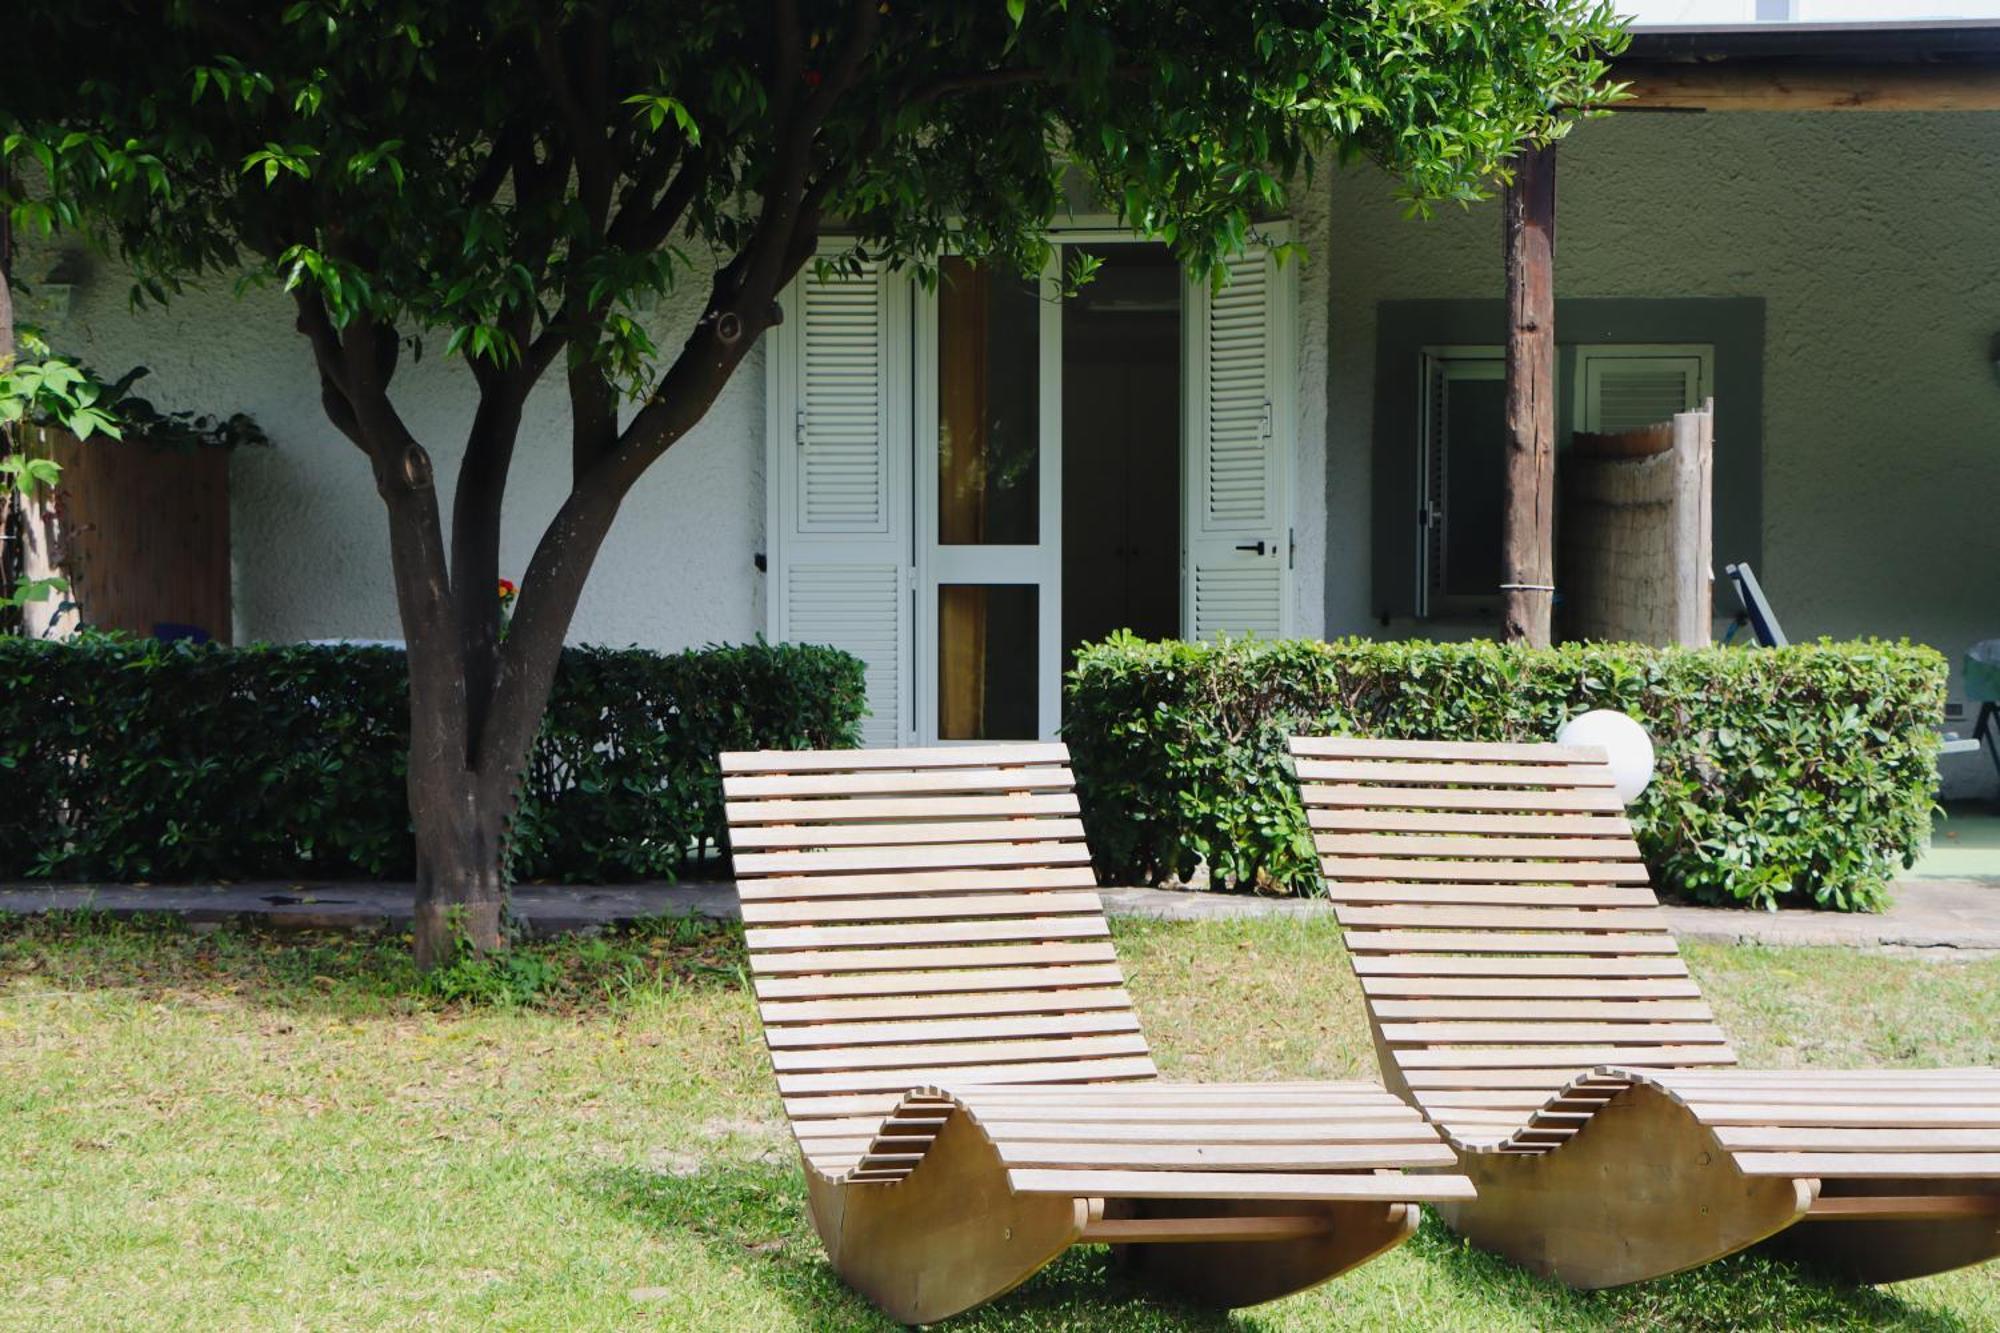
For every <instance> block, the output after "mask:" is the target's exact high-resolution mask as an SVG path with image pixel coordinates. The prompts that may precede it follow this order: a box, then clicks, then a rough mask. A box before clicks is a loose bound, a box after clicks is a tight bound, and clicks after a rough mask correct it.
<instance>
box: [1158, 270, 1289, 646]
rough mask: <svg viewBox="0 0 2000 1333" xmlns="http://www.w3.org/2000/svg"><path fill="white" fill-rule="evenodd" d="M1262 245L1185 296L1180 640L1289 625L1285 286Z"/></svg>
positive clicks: (1273, 633)
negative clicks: (1219, 283) (1223, 279)
mask: <svg viewBox="0 0 2000 1333" xmlns="http://www.w3.org/2000/svg"><path fill="white" fill-rule="evenodd" d="M1291 276H1292V275H1291V273H1290V271H1289V270H1288V269H1280V267H1279V265H1278V263H1277V261H1276V259H1275V258H1274V257H1273V256H1272V254H1271V252H1270V251H1269V249H1267V248H1266V247H1264V246H1252V247H1250V248H1249V250H1248V251H1247V252H1246V253H1244V254H1243V255H1241V256H1239V257H1237V258H1235V259H1232V260H1230V261H1229V283H1228V285H1227V286H1225V287H1224V288H1222V290H1221V291H1212V290H1211V289H1210V288H1209V287H1208V285H1207V284H1206V283H1196V284H1194V285H1192V286H1191V287H1190V289H1189V292H1188V300H1187V310H1188V319H1187V322H1186V331H1187V357H1186V364H1187V367H1188V395H1189V398H1188V421H1189V429H1188V431H1187V433H1186V435H1187V448H1188V456H1187V460H1186V476H1187V478H1188V486H1187V495H1188V514H1187V529H1186V530H1187V553H1188V554H1187V577H1186V579H1185V580H1184V585H1185V586H1184V590H1183V603H1182V623H1183V625H1184V626H1185V627H1186V631H1187V633H1188V635H1189V636H1190V637H1192V638H1207V637H1209V636H1211V635H1215V634H1220V633H1228V634H1244V633H1255V634H1257V635H1260V636H1262V637H1266V638H1275V637H1277V636H1278V635H1281V634H1284V633H1286V632H1287V631H1288V630H1289V629H1290V623H1291V550H1290V545H1291V543H1290V523H1291V515H1290V494H1289V488H1288V485H1287V477H1288V472H1289V462H1290V457H1291V449H1292V402H1293V390H1292V351H1293V348H1292V337H1293V330H1292V327H1291V310H1292V302H1291V294H1290V291H1289V286H1288V284H1289V283H1290V281H1291Z"/></svg>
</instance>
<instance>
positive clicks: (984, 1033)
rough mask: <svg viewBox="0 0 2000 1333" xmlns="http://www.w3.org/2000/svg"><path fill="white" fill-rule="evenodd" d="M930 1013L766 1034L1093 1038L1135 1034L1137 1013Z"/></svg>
mask: <svg viewBox="0 0 2000 1333" xmlns="http://www.w3.org/2000/svg"><path fill="white" fill-rule="evenodd" d="M929 1012H930V1006H929V1004H928V1003H924V1002H917V1003H912V1004H909V1005H908V1006H907V1008H906V1012H905V1017H906V1018H908V1019H909V1021H907V1022H900V1023H807V1024H803V1025H793V1026H785V1027H772V1028H769V1029H768V1030H767V1031H766V1032H765V1034H764V1035H765V1038H766V1039H767V1040H768V1041H769V1042H770V1044H771V1048H772V1049H773V1050H787V1051H789V1050H803V1049H805V1048H807V1047H812V1046H830V1047H843V1046H883V1045H895V1044H904V1045H907V1044H909V1043H911V1042H927V1041H1002V1040H1006V1039H1008V1038H1013V1037H1042V1036H1078V1037H1081V1036H1096V1035H1101V1034H1103V1033H1107V1032H1137V1031H1138V1030H1139V1019H1138V1016H1137V1015H1135V1014H1133V1013H1132V1012H1130V1011H1129V1010H1124V1011H1113V1012H1110V1013H1100V1014H1049V1015H1043V1016H1037V1017H1025V1018H947V1019H932V1018H917V1017H915V1014H917V1013H924V1014H928V1013H929Z"/></svg>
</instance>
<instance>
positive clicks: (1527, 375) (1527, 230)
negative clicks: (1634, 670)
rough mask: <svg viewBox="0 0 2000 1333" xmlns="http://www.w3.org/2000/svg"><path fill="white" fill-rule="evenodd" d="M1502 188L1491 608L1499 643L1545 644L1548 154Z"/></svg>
mask: <svg viewBox="0 0 2000 1333" xmlns="http://www.w3.org/2000/svg"><path fill="white" fill-rule="evenodd" d="M1513 165H1514V178H1513V180H1512V181H1510V182H1509V183H1508V185H1507V194H1506V201H1505V206H1504V214H1503V216H1504V221H1503V222H1502V224H1501V233H1502V238H1501V248H1502V253H1503V258H1504V260H1505V263H1506V269H1507V360H1506V376H1507V383H1506V395H1507V423H1506V447H1507V470H1506V496H1505V501H1504V504H1503V508H1502V516H1501V530H1500V539H1501V561H1500V568H1501V577H1502V580H1503V582H1502V583H1501V585H1500V593H1501V606H1502V607H1503V609H1504V620H1505V633H1506V637H1507V641H1508V642H1509V643H1526V644H1529V645H1530V646H1532V647H1537V648H1546V647H1548V645H1549V634H1550V621H1551V619H1552V613H1553V609H1554V605H1555V578H1556V560H1555V504H1556V274H1555V259H1556V148H1555V145H1554V144H1552V143H1551V144H1545V145H1542V146H1541V147H1531V148H1524V149H1522V150H1521V152H1520V153H1519V154H1518V155H1517V156H1516V157H1515V158H1514V164H1513Z"/></svg>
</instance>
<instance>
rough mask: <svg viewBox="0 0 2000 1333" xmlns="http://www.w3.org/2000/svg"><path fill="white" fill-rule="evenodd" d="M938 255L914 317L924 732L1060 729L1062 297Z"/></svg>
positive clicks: (1019, 736)
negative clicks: (932, 282) (931, 283)
mask: <svg viewBox="0 0 2000 1333" xmlns="http://www.w3.org/2000/svg"><path fill="white" fill-rule="evenodd" d="M1057 271H1058V269H1057V267H1056V266H1055V264H1053V263H1052V264H1051V265H1050V267H1049V269H1048V270H1047V271H1046V272H1045V273H1044V274H1043V275H1042V276H1041V278H1040V279H1038V280H1034V281H1023V280H1021V279H1020V278H1018V277H1015V276H1014V275H1012V274H1010V273H1002V272H996V271H993V270H990V269H988V268H985V267H983V266H980V265H976V264H973V263H970V262H967V261H965V260H962V259H956V258H947V259H946V260H944V261H943V263H942V264H941V265H940V273H939V281H938V286H937V290H936V292H935V293H932V294H930V295H929V296H927V297H924V298H922V299H920V301H919V309H918V319H917V359H918V365H917V376H916V380H917V383H916V389H917V408H916V419H917V420H916V424H917V497H916V499H917V534H918V536H917V548H918V549H917V580H916V585H917V594H916V595H917V605H916V618H917V624H918V625H919V627H920V629H919V637H918V644H919V652H920V654H922V657H923V659H924V669H923V670H922V673H921V681H920V684H919V691H918V695H919V697H918V722H919V730H920V734H921V735H922V736H923V737H924V739H927V740H936V741H941V742H951V741H1001V740H1032V739H1037V738H1049V737H1053V736H1054V735H1055V732H1056V725H1057V709H1058V689H1059V681H1058V675H1059V673H1058V659H1059V652H1058V649H1059V639H1060V636H1061V626H1062V606H1061V596H1062V593H1061V589H1062V582H1061V571H1062V517H1061V515H1062V510H1061V486H1062V432H1061V420H1062V383H1061V338H1062V308H1061V304H1060V302H1059V301H1058V299H1057V291H1056V282H1055V274H1056V272H1057Z"/></svg>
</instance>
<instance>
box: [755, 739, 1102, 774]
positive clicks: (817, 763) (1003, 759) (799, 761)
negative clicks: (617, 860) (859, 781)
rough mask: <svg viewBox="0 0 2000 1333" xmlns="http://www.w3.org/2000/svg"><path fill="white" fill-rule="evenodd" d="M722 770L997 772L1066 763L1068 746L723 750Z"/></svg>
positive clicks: (1049, 743)
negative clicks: (978, 769)
mask: <svg viewBox="0 0 2000 1333" xmlns="http://www.w3.org/2000/svg"><path fill="white" fill-rule="evenodd" d="M717 758H718V759H719V761H720V763H721V766H722V771H723V773H725V774H729V775H736V774H745V773H835V772H838V773H856V772H867V771H870V770H874V769H928V768H971V767H975V766H980V767H988V768H991V767H998V766H1000V765H1003V764H1067V763H1068V762H1069V747H1068V746H1066V745H1064V744H1063V743H1062V742H1060V741H1028V742H1022V743H1012V742H1009V743H1005V744H997V745H933V746H927V747H919V746H912V747H908V748H905V749H899V750H725V751H723V752H722V753H721V754H720V755H719V756H717Z"/></svg>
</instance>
